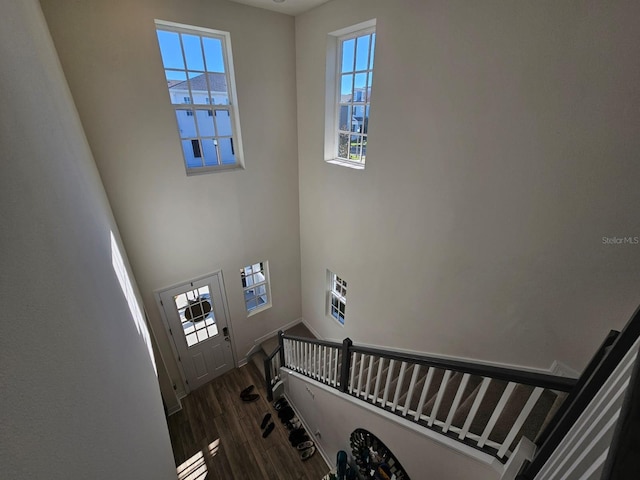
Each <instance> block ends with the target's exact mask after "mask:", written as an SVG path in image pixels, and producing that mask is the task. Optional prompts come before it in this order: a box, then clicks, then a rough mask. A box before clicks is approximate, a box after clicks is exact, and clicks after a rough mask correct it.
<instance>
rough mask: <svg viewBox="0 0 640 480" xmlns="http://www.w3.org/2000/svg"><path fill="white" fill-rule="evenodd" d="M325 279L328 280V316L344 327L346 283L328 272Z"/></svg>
mask: <svg viewBox="0 0 640 480" xmlns="http://www.w3.org/2000/svg"><path fill="white" fill-rule="evenodd" d="M327 278H328V280H329V294H328V299H327V300H328V302H327V303H328V305H327V310H328V312H329V315H331V316H332V317H333V318H335V319H336V320H337V321H338V322H340V324H342V325H344V316H345V310H346V308H347V282H346V281H345V280H343V279H342V278H340V277H339V276H338V275H336V274H335V273H333V272H331V271H329V270H327Z"/></svg>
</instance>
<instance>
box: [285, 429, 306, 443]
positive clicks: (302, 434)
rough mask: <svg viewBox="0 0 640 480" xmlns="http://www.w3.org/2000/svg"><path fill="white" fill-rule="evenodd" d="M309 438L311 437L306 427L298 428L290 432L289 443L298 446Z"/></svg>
mask: <svg viewBox="0 0 640 480" xmlns="http://www.w3.org/2000/svg"><path fill="white" fill-rule="evenodd" d="M307 440H310V439H309V436H308V435H307V432H306V431H305V429H304V428H297V429H295V430H293V431H292V432H291V433H290V434H289V443H291V446H292V447H297V446H298V445H300V444H301V443H302V442H306V441H307Z"/></svg>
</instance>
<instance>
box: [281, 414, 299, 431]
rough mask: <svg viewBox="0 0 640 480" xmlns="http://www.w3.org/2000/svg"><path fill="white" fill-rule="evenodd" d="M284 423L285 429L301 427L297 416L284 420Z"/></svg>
mask: <svg viewBox="0 0 640 480" xmlns="http://www.w3.org/2000/svg"><path fill="white" fill-rule="evenodd" d="M284 425H285V427H287V430H295V429H296V428H300V427H302V422H301V421H300V420H299V419H298V417H293V418H292V419H291V420H289V421H288V422H284Z"/></svg>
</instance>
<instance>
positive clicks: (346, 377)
mask: <svg viewBox="0 0 640 480" xmlns="http://www.w3.org/2000/svg"><path fill="white" fill-rule="evenodd" d="M281 338H282V349H276V351H274V352H273V353H272V355H271V356H270V358H269V359H268V360H267V361H265V365H267V364H269V365H272V366H273V367H275V368H272V369H271V375H270V378H269V379H268V380H269V382H271V383H274V382H275V381H277V379H278V375H279V367H280V366H284V367H287V368H289V369H291V370H293V371H296V372H299V373H302V374H303V375H305V376H308V377H310V378H312V379H314V380H316V381H319V382H321V383H324V384H325V385H329V386H331V387H333V388H337V389H339V390H341V391H343V392H344V393H348V394H350V395H351V396H353V397H357V398H358V399H360V400H362V401H365V402H368V403H369V404H372V405H375V406H377V407H379V408H383V409H385V410H387V411H389V412H392V413H394V414H395V415H398V416H401V417H404V418H405V419H408V420H410V421H412V422H414V423H417V424H419V425H421V426H423V427H425V428H428V429H430V430H434V431H437V432H438V433H441V434H443V435H446V436H448V437H450V438H452V439H454V440H457V441H461V442H463V443H465V444H467V445H470V446H472V447H474V448H477V449H479V450H482V451H484V452H486V453H489V454H490V455H493V456H494V457H496V458H498V459H499V460H500V461H502V462H506V460H507V459H508V458H509V456H510V454H511V453H512V452H513V450H514V448H515V447H516V445H517V444H518V442H519V441H520V439H521V438H522V437H523V436H526V437H527V438H529V439H530V440H535V439H536V437H538V435H539V434H540V432H541V431H542V430H543V429H544V428H545V426H546V425H547V424H548V423H549V421H550V419H551V417H552V416H553V415H554V413H555V412H556V411H557V410H558V409H559V408H560V405H561V404H562V402H563V400H564V399H565V398H566V395H567V392H568V391H569V390H570V389H571V388H572V387H573V385H575V383H576V380H574V379H570V378H564V377H556V376H552V375H545V374H539V373H530V372H522V371H518V370H511V369H506V368H499V367H495V366H490V365H480V364H475V363H469V362H461V361H453V360H447V359H441V358H436V357H428V356H416V355H408V354H402V353H399V352H393V351H388V350H379V349H372V348H367V347H357V346H354V345H353V344H352V343H351V341H350V340H349V339H347V340H345V341H344V342H343V344H342V345H341V344H338V343H332V342H325V341H321V340H309V339H304V338H300V337H292V336H287V335H282V337H281ZM343 359H348V361H346V362H345V361H343Z"/></svg>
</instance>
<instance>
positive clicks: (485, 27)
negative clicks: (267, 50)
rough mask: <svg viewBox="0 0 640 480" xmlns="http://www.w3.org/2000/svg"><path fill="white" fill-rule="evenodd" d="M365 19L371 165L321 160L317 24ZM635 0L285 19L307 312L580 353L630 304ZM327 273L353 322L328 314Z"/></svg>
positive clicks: (637, 102)
mask: <svg viewBox="0 0 640 480" xmlns="http://www.w3.org/2000/svg"><path fill="white" fill-rule="evenodd" d="M371 18H377V32H378V35H377V45H376V62H375V76H374V82H373V103H372V106H371V119H370V124H369V133H370V137H369V144H368V148H367V165H366V169H365V170H364V171H356V170H351V169H347V168H343V167H339V166H335V165H329V164H326V163H325V162H323V128H324V94H325V93H324V92H325V84H324V82H325V60H326V45H327V33H328V32H331V31H335V30H337V29H340V28H343V27H346V26H349V25H354V24H356V23H359V22H362V21H365V20H369V19H371ZM639 18H640V3H638V2H626V1H611V2H583V1H574V2H538V1H527V2H511V1H507V0H500V1H498V0H495V1H494V0H487V1H483V2H465V1H446V2H445V1H422V0H420V1H419V0H404V1H403V2H388V1H385V0H350V1H348V2H346V1H332V2H329V3H326V4H324V5H322V6H321V7H319V8H316V9H314V10H311V11H310V12H307V13H305V14H303V15H300V16H298V17H296V52H297V53H296V62H297V64H296V65H297V70H296V73H297V93H298V151H299V176H300V180H299V185H300V229H301V252H302V253H301V258H302V306H303V317H304V318H305V319H306V320H307V321H309V322H310V323H311V325H312V326H313V327H314V328H315V329H316V330H317V331H318V332H319V333H320V334H322V335H323V336H324V337H328V338H335V339H342V338H344V337H347V336H349V337H351V338H352V339H353V340H354V341H357V342H361V343H369V344H377V345H387V346H393V347H401V348H405V349H411V350H419V351H427V352H433V353H441V354H449V355H455V356H462V357H469V358H477V359H483V360H490V361H496V362H504V363H509V364H520V365H526V366H530V367H541V368H548V367H549V365H550V364H551V363H552V361H553V360H560V361H562V362H564V363H566V364H568V365H570V366H572V367H573V368H575V369H578V370H580V369H581V368H583V367H584V365H585V364H586V362H587V361H588V359H589V358H590V356H591V355H592V354H593V352H594V351H595V348H596V347H597V345H598V344H599V343H600V342H601V340H602V339H603V338H604V336H605V335H606V333H607V332H608V330H609V329H611V328H618V329H619V328H621V327H622V326H623V325H624V323H625V322H626V321H627V320H628V318H629V317H630V315H631V313H632V312H633V311H634V309H635V307H636V306H637V305H638V303H639V302H640V293H639V292H640V245H629V244H627V245H618V246H612V245H603V242H602V237H605V236H606V237H613V236H618V237H623V236H632V237H637V236H640V216H639V215H638V206H639V205H640V189H638V185H637V184H638V179H639V178H640V163H639V162H638V152H639V151H640V135H638V128H639V126H640V108H639V106H640V63H639V62H638V61H637V59H638V57H639V56H640V22H639V20H638V19H639ZM327 268H329V269H331V270H332V271H334V272H335V273H337V274H339V275H340V276H341V277H342V278H344V279H345V280H346V281H347V282H348V294H347V319H346V325H345V326H344V328H343V327H340V326H339V325H338V324H337V323H336V322H334V321H333V320H331V319H329V318H328V317H326V315H325V304H324V302H325V293H324V292H325V278H326V276H325V275H326V273H325V272H326V269H327Z"/></svg>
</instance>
